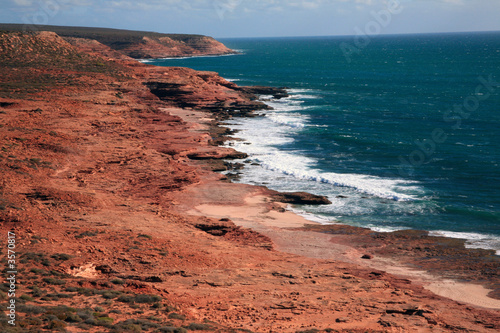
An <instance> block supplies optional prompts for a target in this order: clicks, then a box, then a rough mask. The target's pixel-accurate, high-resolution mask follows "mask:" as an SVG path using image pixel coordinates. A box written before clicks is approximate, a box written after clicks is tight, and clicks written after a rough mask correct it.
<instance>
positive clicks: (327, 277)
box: [0, 35, 500, 332]
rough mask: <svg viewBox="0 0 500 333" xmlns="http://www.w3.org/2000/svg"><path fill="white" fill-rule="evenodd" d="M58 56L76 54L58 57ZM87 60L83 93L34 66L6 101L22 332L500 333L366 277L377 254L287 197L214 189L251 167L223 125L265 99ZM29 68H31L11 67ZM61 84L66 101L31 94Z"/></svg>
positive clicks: (5, 189) (129, 64) (80, 82)
mask: <svg viewBox="0 0 500 333" xmlns="http://www.w3.org/2000/svg"><path fill="white" fill-rule="evenodd" d="M26 38H33V40H34V41H35V42H38V43H40V44H42V45H44V47H46V48H47V55H45V54H41V56H40V57H39V58H38V59H37V61H42V60H44V59H45V58H44V57H46V59H50V60H51V61H52V60H53V56H54V54H61V55H65V54H70V55H72V54H77V53H76V52H77V51H76V49H74V48H72V47H70V46H68V45H67V44H65V43H64V42H63V41H61V40H59V39H57V37H54V36H52V35H50V36H46V35H41V36H36V37H32V36H28V37H26ZM45 42H47V43H46V44H43V43H45ZM46 45H48V46H46ZM57 47H59V48H60V50H63V51H64V52H54V49H55V48H56V49H55V51H58V49H57ZM11 52H18V51H17V50H12V51H11ZM19 52H21V53H22V50H21V51H19ZM65 52H66V53H65ZM78 54H79V59H80V60H79V61H80V62H79V63H78V66H79V67H78V68H79V72H78V73H77V74H78V75H75V73H74V71H72V69H73V67H70V65H72V63H69V64H68V63H67V62H66V61H73V60H71V59H70V60H67V59H66V58H64V57H63V56H61V57H62V59H57V60H58V61H59V62H58V63H57V64H58V66H60V67H56V68H55V69H53V68H49V69H45V68H44V67H41V65H40V63H37V62H34V63H31V61H32V59H27V60H28V61H29V62H28V61H27V62H28V63H29V64H30V66H33V67H28V66H27V67H26V68H22V69H19V70H16V71H11V70H10V68H7V69H6V68H0V69H2V71H3V73H4V74H5V75H6V77H8V78H9V79H10V80H11V82H13V83H18V84H19V87H21V88H19V87H17V86H16V85H13V86H14V88H12V86H10V85H8V86H3V87H2V91H1V93H2V95H1V96H0V105H1V110H2V147H4V150H3V152H4V153H5V154H4V155H2V159H0V163H2V165H1V167H2V170H4V171H5V172H4V173H2V175H0V177H1V178H0V180H1V183H0V184H1V185H2V187H1V189H2V191H1V192H0V194H1V197H0V199H1V200H0V201H1V202H0V203H1V207H2V208H1V209H0V218H1V220H2V223H1V228H2V232H3V233H4V234H7V232H8V231H11V232H15V234H16V237H17V238H16V239H17V249H16V251H19V253H21V257H20V262H19V265H20V268H21V269H20V270H19V279H18V280H19V281H18V283H19V286H20V293H21V296H20V297H19V298H18V299H17V302H18V303H17V305H18V310H19V314H18V315H19V317H18V319H19V322H20V323H22V324H23V325H26V326H23V327H32V328H33V329H42V327H49V329H50V328H54V329H56V328H57V329H66V328H67V329H68V330H72V331H75V332H103V331H112V330H115V329H135V330H137V329H141V328H143V329H145V330H149V329H151V328H154V329H158V330H159V329H161V328H165V330H166V329H167V328H166V327H168V328H169V329H174V328H175V329H179V330H180V329H181V328H182V329H184V330H187V329H190V328H191V329H195V328H196V329H197V330H205V331H214V330H216V331H219V332H235V331H248V330H251V331H254V332H269V331H278V332H297V331H304V330H313V331H314V330H315V331H320V330H321V331H324V332H328V331H332V330H333V331H335V330H336V331H338V332H350V331H363V332H366V331H370V330H371V331H374V332H384V331H387V330H390V331H404V332H453V331H456V330H471V331H472V330H474V331H478V332H495V331H496V330H497V329H498V328H499V327H500V318H499V313H498V311H493V310H491V309H485V308H480V307H477V306H469V305H467V304H464V303H462V302H456V301H452V300H449V299H447V298H443V297H439V296H436V295H435V294H433V293H431V292H429V291H427V290H425V289H424V288H422V286H421V285H420V284H419V283H412V282H411V281H409V280H408V279H407V278H401V277H398V276H396V275H393V274H392V273H391V272H389V273H385V272H383V271H382V270H381V269H378V268H376V267H381V268H383V267H387V266H388V265H389V266H391V265H392V263H393V261H389V264H388V262H387V261H384V259H383V258H382V257H380V258H379V256H378V255H376V256H375V258H373V259H371V260H369V261H367V260H366V259H360V255H364V254H365V252H366V251H368V250H366V249H364V248H362V247H353V246H352V245H353V244H352V243H353V240H356V239H355V237H357V236H358V235H357V234H359V231H360V230H359V229H352V233H353V234H354V235H348V234H347V235H345V231H344V232H343V233H344V235H342V233H341V235H333V236H332V235H329V234H326V233H318V232H312V231H310V230H303V229H301V228H300V227H302V226H303V224H308V226H309V227H314V226H318V225H317V224H310V223H309V222H308V221H307V220H305V219H304V218H302V217H300V216H298V215H296V214H293V213H291V212H287V211H286V210H284V208H285V206H286V205H285V204H281V203H277V202H271V201H270V200H269V199H268V198H269V197H270V196H271V195H273V192H272V191H270V190H268V189H265V188H259V187H255V186H250V185H242V184H234V183H230V182H228V179H227V177H224V176H222V175H221V174H218V173H215V172H214V170H221V169H224V168H233V167H235V166H234V165H230V164H229V165H228V164H226V163H225V162H224V160H225V159H227V158H238V157H241V153H238V152H236V151H234V150H233V149H228V148H223V147H218V146H217V145H216V144H217V143H218V142H220V141H221V140H223V137H224V136H225V135H227V134H228V133H227V131H226V130H225V129H223V128H220V127H219V126H218V122H219V121H220V120H221V119H225V118H227V117H231V116H233V113H234V112H236V110H239V111H238V114H247V115H249V114H251V112H252V110H255V109H265V108H266V106H265V105H263V104H262V103H260V102H259V101H256V100H255V97H254V94H253V93H252V91H251V89H250V91H248V90H244V89H242V88H241V87H237V86H236V85H235V84H234V83H230V82H228V81H225V80H224V79H222V78H221V77H219V76H218V75H217V74H215V73H211V72H197V71H194V70H190V69H183V68H156V67H153V66H147V65H144V64H141V63H138V62H135V61H115V60H111V61H109V60H104V59H102V58H97V59H96V58H93V56H92V57H88V56H86V55H83V54H82V53H78ZM22 56H24V57H28V56H29V52H24V53H22V54H21V56H19V55H18V56H17V58H15V60H14V61H16V62H22V61H23V59H24V58H23V57H22ZM12 59H14V58H12ZM40 59H41V60H40ZM96 61H99V64H101V65H99V66H96V65H95V64H96ZM41 63H43V62H41ZM51 63H52V62H51ZM37 66H38V67H37ZM84 66H88V67H84ZM68 68H69V69H68ZM82 68H88V70H87V71H85V70H83V69H82ZM96 68H97V70H96ZM44 71H45V72H44ZM47 73H48V74H50V75H53V76H56V77H57V78H58V79H59V81H60V82H62V83H63V84H61V83H60V82H59V81H54V82H53V81H49V82H45V81H43V82H44V84H45V85H39V86H37V87H38V88H37V90H28V89H26V88H22V87H25V86H26V84H27V82H30V81H29V80H30V79H31V78H32V77H37V75H40V74H47ZM7 75H9V76H7ZM97 83H99V84H97ZM31 89H33V88H31ZM159 96H161V98H159ZM236 167H237V166H236ZM210 216H212V217H210ZM322 231H324V230H322ZM370 234H371V232H370ZM347 236H348V237H347ZM351 236H354V238H353V237H351ZM361 236H363V235H361ZM332 240H336V242H332ZM358 241H362V239H361V240H359V239H358ZM360 249H363V250H360ZM365 250H366V251H365ZM409 252H410V253H411V249H409ZM379 260H380V261H379ZM372 262H373V263H377V265H379V266H376V265H375V266H371V263H372ZM368 263H370V264H368ZM384 270H385V269H384ZM394 273H396V274H397V275H406V274H407V271H405V270H402V271H401V270H399V271H394ZM35 287H36V288H35ZM436 288H438V287H436ZM439 288H441V287H440V286H439ZM467 288H468V287H467ZM444 289H446V290H449V288H444ZM4 291H5V290H4ZM437 291H438V292H440V293H441V292H442V291H440V290H437ZM480 291H481V292H483V293H484V290H483V289H480ZM474 292H477V289H474ZM0 296H2V301H5V300H6V297H5V295H3V294H1V295H0ZM480 300H483V301H486V300H485V299H484V298H481V297H480ZM480 300H477V299H476V300H475V301H476V303H477V304H479V303H478V302H479V301H480ZM481 304H483V305H488V304H487V303H481ZM2 313H3V312H2ZM54 313H55V314H57V316H56V317H55V318H54ZM31 317H33V318H31ZM60 318H62V319H60ZM132 318H133V319H132ZM457 318H460V319H461V320H460V322H459V323H457V321H456V320H457ZM1 319H2V325H3V324H5V323H4V321H5V320H4V319H5V318H4V317H2V318H1ZM78 320H80V321H78ZM130 325H132V326H130ZM134 325H135V326H134ZM137 327H139V328H137Z"/></svg>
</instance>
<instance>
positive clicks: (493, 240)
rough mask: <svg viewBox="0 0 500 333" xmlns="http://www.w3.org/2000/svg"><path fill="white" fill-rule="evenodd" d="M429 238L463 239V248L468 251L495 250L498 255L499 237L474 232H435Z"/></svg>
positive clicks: (499, 248) (499, 253) (499, 251)
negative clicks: (464, 241)
mask: <svg viewBox="0 0 500 333" xmlns="http://www.w3.org/2000/svg"><path fill="white" fill-rule="evenodd" d="M429 235H430V236H441V237H449V238H459V239H465V240H466V243H465V247H466V248H469V249H486V250H495V252H496V254H497V255H500V237H499V236H495V235H488V234H480V233H475V232H455V231H446V230H437V231H431V232H429Z"/></svg>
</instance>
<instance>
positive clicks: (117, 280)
mask: <svg viewBox="0 0 500 333" xmlns="http://www.w3.org/2000/svg"><path fill="white" fill-rule="evenodd" d="M111 283H113V284H125V281H123V280H121V279H113V280H111Z"/></svg>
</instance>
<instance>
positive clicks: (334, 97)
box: [150, 32, 500, 253]
mask: <svg viewBox="0 0 500 333" xmlns="http://www.w3.org/2000/svg"><path fill="white" fill-rule="evenodd" d="M222 42H224V43H225V44H226V45H227V46H229V47H231V48H233V49H236V50H239V51H241V52H242V54H240V55H235V56H223V57H199V58H189V59H162V60H155V61H151V62H150V63H153V64H155V65H159V66H185V67H190V68H194V69H198V70H210V71H216V72H219V73H220V75H221V76H223V77H225V78H227V79H229V80H232V81H235V82H236V83H238V84H239V85H268V86H285V87H288V89H289V92H290V95H291V96H290V97H289V98H285V99H281V100H275V99H273V98H272V97H271V96H262V99H263V100H265V102H266V103H268V104H269V105H271V106H272V107H274V110H273V111H265V112H261V114H262V117H257V118H246V119H233V120H231V121H228V122H227V123H228V126H230V127H232V128H234V129H238V130H239V132H238V133H237V136H238V137H239V138H242V139H244V140H243V141H238V142H233V143H229V144H230V145H232V146H233V147H235V148H236V149H237V150H240V151H243V152H246V153H248V154H249V155H250V160H251V161H253V162H257V163H259V165H250V164H247V167H246V168H245V169H244V170H243V171H242V173H243V174H242V177H241V180H240V181H241V182H244V183H249V184H259V185H266V186H267V187H269V188H272V189H276V190H280V191H308V192H312V193H315V194H321V195H327V196H328V197H329V198H330V200H331V201H332V202H333V203H332V204H331V205H326V206H321V207H313V206H302V207H295V208H294V209H295V210H296V211H298V212H300V213H302V214H305V215H306V216H307V217H308V218H310V219H313V220H317V221H320V222H322V223H332V222H335V223H337V222H341V223H345V224H350V225H356V226H364V227H369V228H373V229H375V230H381V231H390V230H398V229H409V228H411V229H421V230H429V231H431V232H432V233H433V234H440V235H446V236H449V237H459V238H466V239H468V240H469V241H468V245H469V246H470V247H481V248H490V249H495V250H497V251H498V252H497V253H500V167H499V165H500V85H499V84H498V83H496V82H500V33H498V32H497V33H468V34H434V35H400V36H378V37H373V38H371V39H370V42H369V44H368V45H361V46H362V47H359V48H358V49H357V52H354V53H352V54H350V56H349V57H345V54H344V52H343V49H344V50H345V49H346V45H350V46H353V45H355V44H354V39H353V38H352V37H309V38H305V37H303V38H302V37H301V38H266V39H226V40H222ZM358 46H359V44H358Z"/></svg>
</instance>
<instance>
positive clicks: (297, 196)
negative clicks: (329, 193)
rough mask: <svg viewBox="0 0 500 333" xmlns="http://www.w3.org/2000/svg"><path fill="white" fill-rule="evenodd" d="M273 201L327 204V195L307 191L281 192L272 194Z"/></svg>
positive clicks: (328, 201)
mask: <svg viewBox="0 0 500 333" xmlns="http://www.w3.org/2000/svg"><path fill="white" fill-rule="evenodd" d="M272 198H273V200H274V201H278V202H283V203H289V204H296V205H329V204H331V203H332V202H331V201H330V200H328V197H326V196H322V195H315V194H311V193H307V192H283V193H276V194H274V195H273V196H272Z"/></svg>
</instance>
